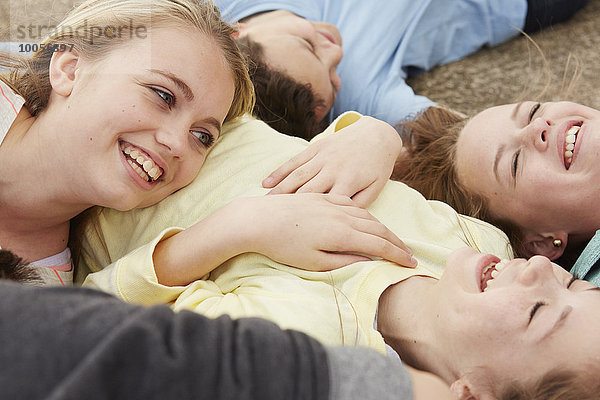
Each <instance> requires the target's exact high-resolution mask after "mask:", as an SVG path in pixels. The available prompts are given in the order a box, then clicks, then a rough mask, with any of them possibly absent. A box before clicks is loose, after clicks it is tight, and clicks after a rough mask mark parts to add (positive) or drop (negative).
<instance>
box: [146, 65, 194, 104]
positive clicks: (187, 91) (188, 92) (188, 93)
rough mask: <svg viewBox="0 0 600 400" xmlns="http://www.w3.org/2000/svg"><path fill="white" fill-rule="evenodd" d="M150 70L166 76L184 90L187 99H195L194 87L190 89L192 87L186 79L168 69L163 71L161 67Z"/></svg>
mask: <svg viewBox="0 0 600 400" xmlns="http://www.w3.org/2000/svg"><path fill="white" fill-rule="evenodd" d="M149 71H150V72H153V73H155V74H159V75H162V76H164V77H165V78H167V79H168V80H170V81H171V82H173V83H174V84H175V85H176V86H177V87H178V88H179V89H180V90H181V91H182V92H183V96H184V97H185V99H186V100H187V101H189V102H191V101H194V92H192V89H190V87H189V86H188V85H187V84H186V83H185V82H184V81H182V80H181V79H179V78H178V77H176V76H175V75H173V74H172V73H170V72H167V71H162V70H160V69H150V70H149Z"/></svg>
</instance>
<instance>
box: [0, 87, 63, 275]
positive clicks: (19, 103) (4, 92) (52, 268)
mask: <svg viewBox="0 0 600 400" xmlns="http://www.w3.org/2000/svg"><path fill="white" fill-rule="evenodd" d="M23 104H25V99H23V98H22V97H21V96H19V95H18V94H16V93H15V92H14V91H13V90H12V89H11V88H10V87H9V86H8V85H7V84H6V83H4V82H2V80H0V146H1V145H2V142H3V141H4V138H5V137H6V134H7V133H8V129H9V128H10V126H11V125H12V124H13V122H14V121H15V119H16V118H17V115H18V114H19V111H21V108H22V107H23ZM0 248H1V247H0ZM29 265H31V266H34V267H39V274H40V277H41V278H42V280H43V284H44V285H62V286H71V285H72V284H73V263H72V260H71V251H70V250H69V248H68V247H67V248H65V249H64V250H63V251H61V252H60V253H58V254H55V255H53V256H50V257H46V258H44V259H42V260H38V261H34V262H32V263H31V264H29Z"/></svg>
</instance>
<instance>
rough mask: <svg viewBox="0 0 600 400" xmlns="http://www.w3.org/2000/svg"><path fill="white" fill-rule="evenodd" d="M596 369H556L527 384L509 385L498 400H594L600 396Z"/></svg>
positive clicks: (599, 381) (599, 384)
mask: <svg viewBox="0 0 600 400" xmlns="http://www.w3.org/2000/svg"><path fill="white" fill-rule="evenodd" d="M598 378H599V377H598V367H597V366H596V367H593V366H592V368H590V369H588V370H581V371H561V370H559V369H556V370H554V371H550V372H549V373H547V374H545V375H544V376H543V377H542V378H541V379H539V380H537V381H535V382H533V383H529V384H510V385H508V387H507V388H505V390H504V391H503V393H502V394H501V395H500V396H499V397H498V398H499V399H500V400H594V399H598V396H599V394H600V379H598Z"/></svg>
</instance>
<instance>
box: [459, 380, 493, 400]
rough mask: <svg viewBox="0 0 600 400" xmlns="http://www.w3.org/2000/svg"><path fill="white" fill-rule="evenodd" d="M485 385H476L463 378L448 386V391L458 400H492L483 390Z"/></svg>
mask: <svg viewBox="0 0 600 400" xmlns="http://www.w3.org/2000/svg"><path fill="white" fill-rule="evenodd" d="M486 387H487V385H485V384H481V385H477V384H476V382H472V381H471V380H470V379H466V378H465V377H464V376H463V377H461V378H459V379H458V380H456V381H455V382H454V383H453V384H452V385H450V390H451V391H452V393H454V396H456V398H457V399H458V400H493V399H495V397H494V396H493V395H492V394H491V393H490V392H489V391H488V390H486V389H485V388H486Z"/></svg>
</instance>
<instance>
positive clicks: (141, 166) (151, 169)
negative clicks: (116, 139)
mask: <svg viewBox="0 0 600 400" xmlns="http://www.w3.org/2000/svg"><path fill="white" fill-rule="evenodd" d="M120 148H121V152H122V153H123V155H124V156H125V159H126V160H127V163H128V164H129V165H130V166H131V168H132V169H133V170H134V171H135V172H136V173H137V174H138V175H139V176H140V178H142V179H144V180H145V181H146V182H156V181H157V180H158V179H159V178H160V177H161V176H162V174H163V173H164V171H163V169H162V168H161V167H159V166H158V165H156V163H155V162H154V161H153V160H152V158H151V157H150V156H149V155H148V154H146V153H144V152H143V151H142V150H141V149H139V148H138V147H135V146H134V145H132V144H130V143H125V142H121V143H120Z"/></svg>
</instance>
